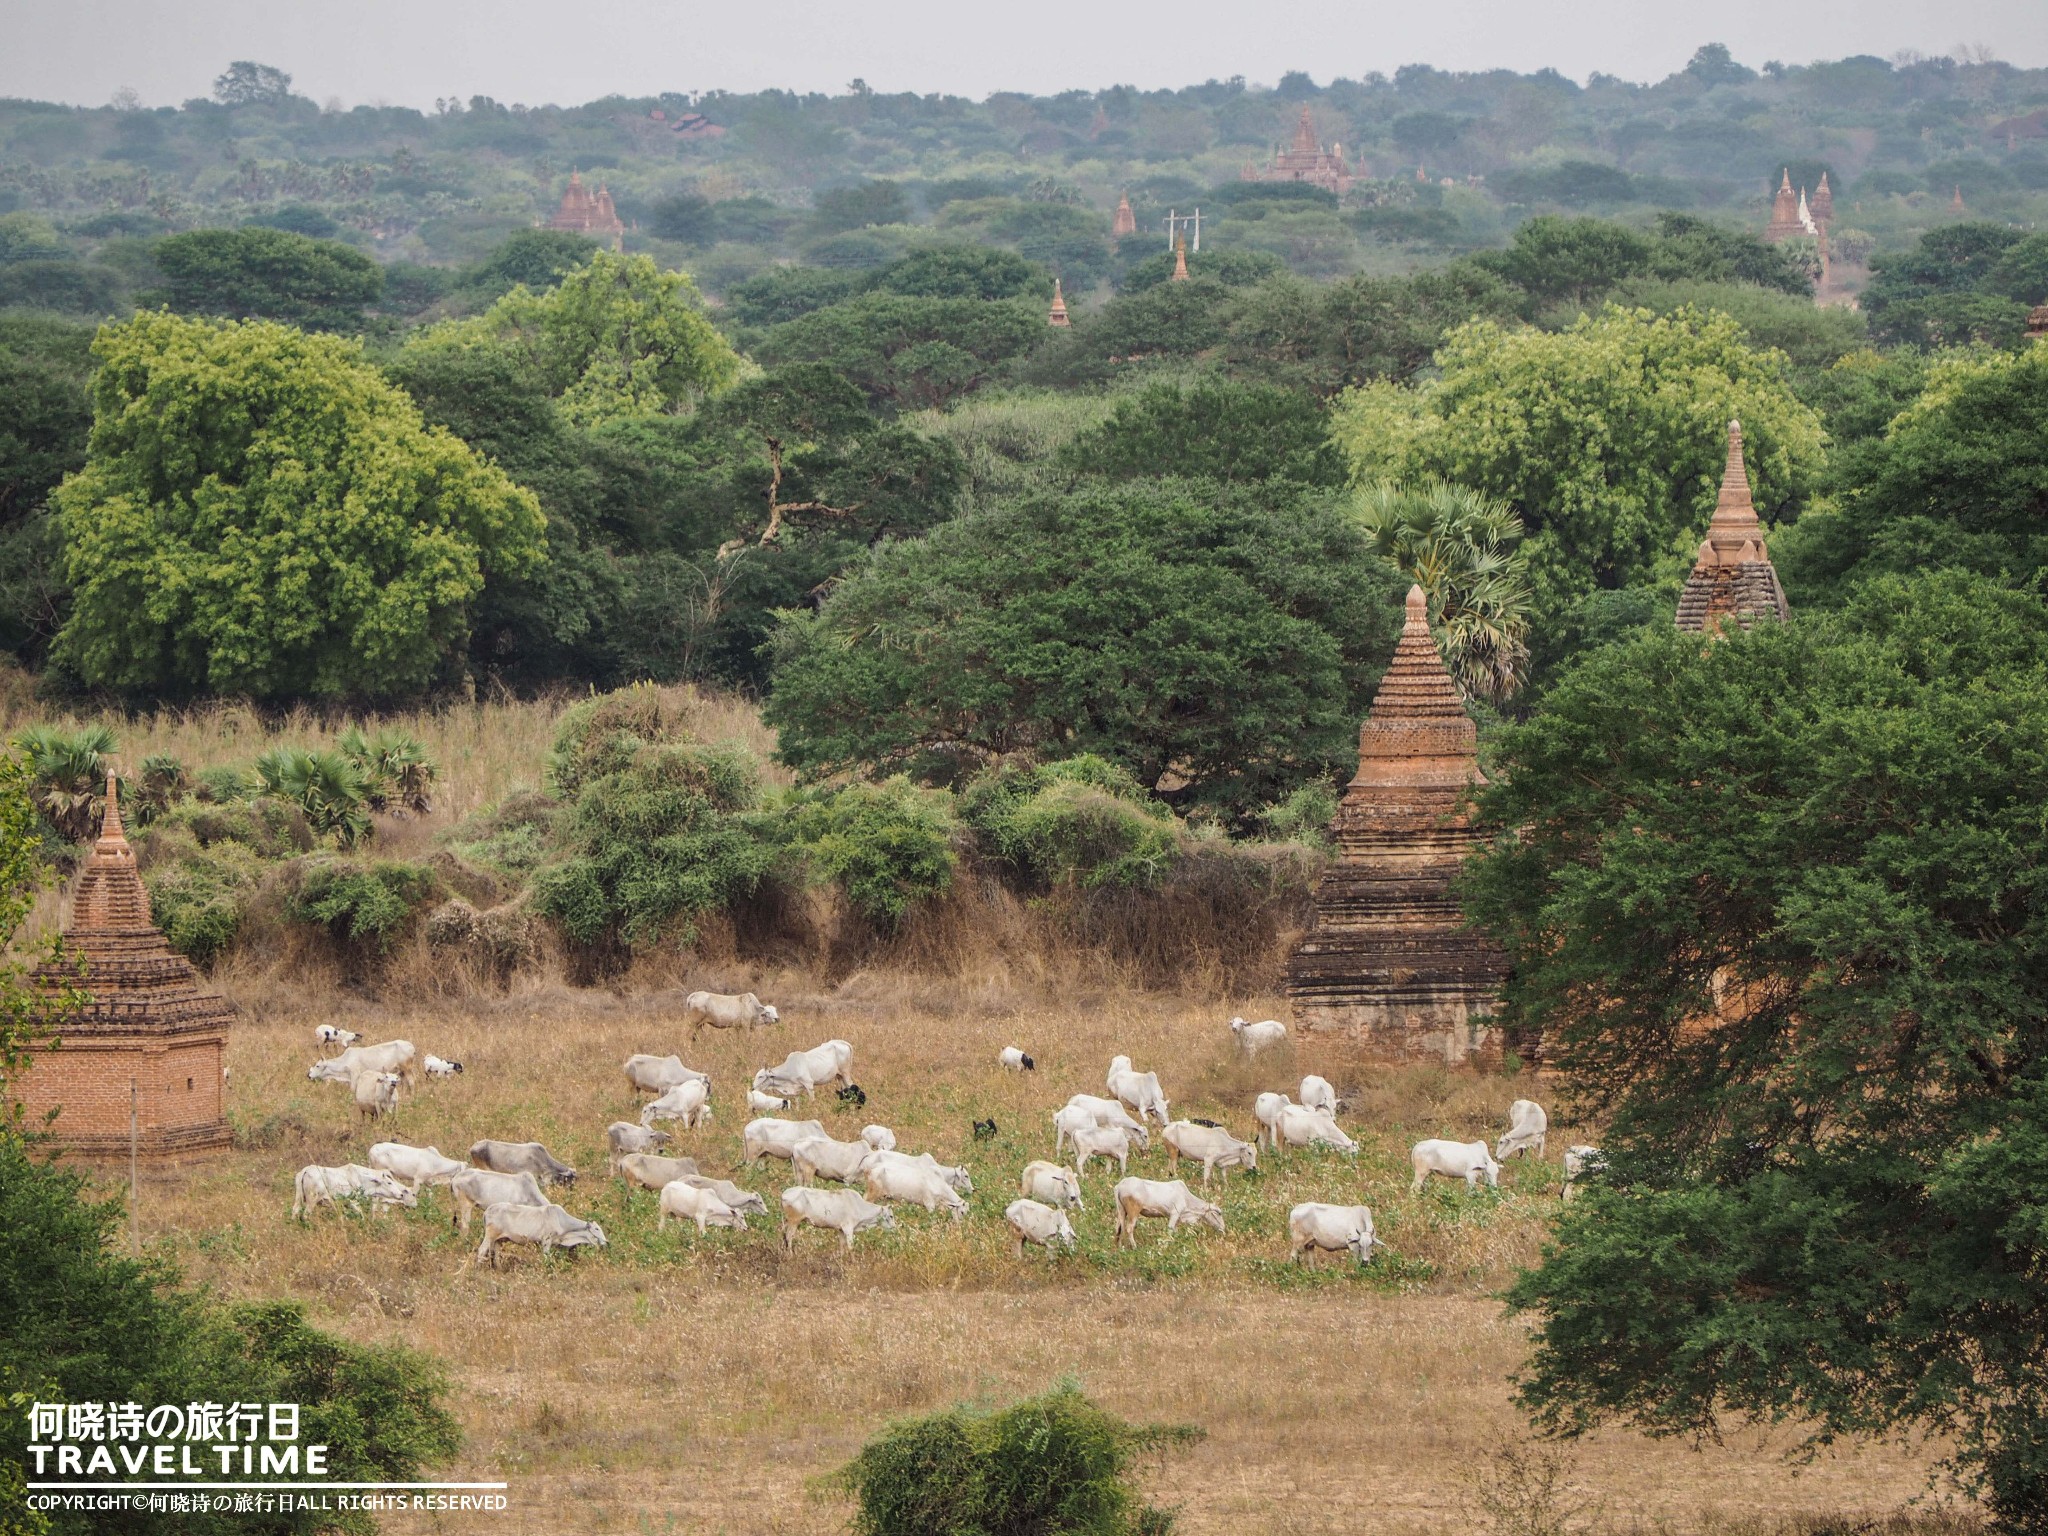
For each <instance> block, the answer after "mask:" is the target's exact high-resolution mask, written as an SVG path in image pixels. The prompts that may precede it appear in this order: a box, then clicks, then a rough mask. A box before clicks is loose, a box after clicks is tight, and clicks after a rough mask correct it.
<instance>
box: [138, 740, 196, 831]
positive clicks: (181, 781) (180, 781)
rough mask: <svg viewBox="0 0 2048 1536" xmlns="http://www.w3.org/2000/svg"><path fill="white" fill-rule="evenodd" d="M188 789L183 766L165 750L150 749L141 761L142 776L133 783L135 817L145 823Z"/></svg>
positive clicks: (172, 803)
mask: <svg viewBox="0 0 2048 1536" xmlns="http://www.w3.org/2000/svg"><path fill="white" fill-rule="evenodd" d="M190 788H191V781H190V780H188V779H187V778H186V777H185V765H184V764H183V763H181V762H179V761H178V759H177V758H175V757H173V756H171V754H170V753H168V752H153V753H151V754H150V755H149V756H148V757H145V758H144V759H143V760H142V777H141V779H140V780H139V781H138V782H137V784H136V786H135V820H136V823H137V824H138V825H140V826H145V827H146V826H148V825H149V824H150V823H151V822H153V821H155V820H156V819H157V818H158V817H160V816H162V815H163V814H164V812H165V811H167V810H169V809H170V808H171V807H172V806H173V805H175V804H176V803H177V802H178V801H180V800H182V799H184V797H185V795H186V793H187V791H188V790H190Z"/></svg>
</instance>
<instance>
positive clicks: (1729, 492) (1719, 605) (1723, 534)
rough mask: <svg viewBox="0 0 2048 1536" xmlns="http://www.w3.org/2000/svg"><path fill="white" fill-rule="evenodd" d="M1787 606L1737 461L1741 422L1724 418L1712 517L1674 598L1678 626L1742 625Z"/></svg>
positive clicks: (1786, 611)
mask: <svg viewBox="0 0 2048 1536" xmlns="http://www.w3.org/2000/svg"><path fill="white" fill-rule="evenodd" d="M1791 616H1792V610H1791V608H1790V606H1789V605H1788V604H1787V603H1786V601H1785V589H1784V588H1783V587H1782V586H1780V585H1779V584H1778V572H1777V568H1776V567H1775V566H1773V565H1772V564H1771V556H1770V552H1769V551H1768V550H1767V549H1765V547H1764V528H1763V524H1762V523H1760V522H1758V521H1757V517H1756V508H1755V506H1753V505H1752V504H1751V502H1750V496H1749V471H1748V469H1747V468H1746V467H1745V466H1744V465H1743V462H1742V423H1741V422H1739V421H1731V422H1729V423H1728V462H1727V465H1726V467H1725V468H1723V469H1722V471H1721V495H1720V498H1719V500H1718V501H1716V502H1715V504H1714V520H1713V522H1711V523H1710V524H1708V525H1707V536H1706V538H1705V539H1704V540H1703V541H1702V542H1701V544H1700V553H1699V558H1698V559H1697V560H1695V561H1694V562H1693V568H1692V574H1691V575H1690V576H1688V577H1686V578H1685V590H1684V591H1683V592H1681V593H1680V594H1679V597H1678V627H1679V628H1680V629H1684V630H1691V631H1694V632H1701V631H1708V630H1715V629H1719V628H1720V627H1721V626H1722V625H1724V624H1728V623H1733V624H1736V625H1738V626H1740V627H1741V628H1743V629H1747V628H1749V626H1750V625H1751V624H1753V623H1755V622H1756V621H1757V620H1758V619H1787V618H1790V617H1791Z"/></svg>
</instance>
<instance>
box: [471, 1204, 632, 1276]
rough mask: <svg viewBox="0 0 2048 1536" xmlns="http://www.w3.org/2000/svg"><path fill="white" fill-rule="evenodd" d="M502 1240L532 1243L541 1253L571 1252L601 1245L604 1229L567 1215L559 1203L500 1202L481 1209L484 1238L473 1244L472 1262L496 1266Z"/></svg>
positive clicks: (505, 1241) (593, 1223)
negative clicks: (473, 1256)
mask: <svg viewBox="0 0 2048 1536" xmlns="http://www.w3.org/2000/svg"><path fill="white" fill-rule="evenodd" d="M503 1243H533V1244H535V1245H536V1246H538V1247H539V1249H540V1251H541V1253H542V1255H543V1256H545V1255H547V1254H550V1253H553V1252H554V1251H555V1250H556V1249H557V1248H567V1249H569V1250H570V1251H571V1252H572V1253H573V1252H574V1251H575V1250H576V1249H578V1248H586V1247H587V1248H602V1247H604V1245H605V1243H604V1228H603V1227H600V1226H599V1225H598V1224H597V1223H596V1222H594V1221H585V1220H584V1219H583V1218H582V1217H580V1216H571V1215H570V1214H569V1213H568V1212H567V1211H565V1210H563V1209H562V1208H561V1207H560V1206H559V1205H552V1204H541V1205H512V1204H510V1203H500V1204H498V1205H493V1206H491V1207H489V1208H488V1209H487V1210H486V1211H485V1212H484V1240H483V1241H482V1242H481V1243H479V1244H477V1249H476V1261H477V1263H479V1264H482V1263H484V1262H485V1261H489V1263H490V1266H491V1268H493V1269H496V1268H497V1267H498V1248H499V1245H500V1244H503Z"/></svg>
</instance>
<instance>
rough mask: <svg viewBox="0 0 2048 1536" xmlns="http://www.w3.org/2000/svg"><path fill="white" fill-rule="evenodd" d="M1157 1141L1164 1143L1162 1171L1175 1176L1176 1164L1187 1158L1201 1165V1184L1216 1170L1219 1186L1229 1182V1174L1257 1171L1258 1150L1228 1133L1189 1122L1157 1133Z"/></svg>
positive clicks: (1178, 1169) (1184, 1121)
mask: <svg viewBox="0 0 2048 1536" xmlns="http://www.w3.org/2000/svg"><path fill="white" fill-rule="evenodd" d="M1159 1139H1160V1140H1161V1141H1163V1142H1165V1143H1166V1171H1167V1172H1168V1173H1178V1172H1179V1171H1180V1160H1181V1159H1182V1158H1184V1157H1185V1158H1189V1159H1191V1160H1193V1161H1195V1162H1198V1163H1200V1164H1201V1165H1202V1182H1203V1183H1204V1184H1206V1183H1208V1182H1209V1176H1210V1175H1211V1174H1213V1173H1215V1172H1216V1171H1217V1170H1218V1169H1219V1168H1220V1169H1221V1170H1222V1171H1223V1182H1224V1183H1226V1184H1228V1183H1229V1182H1230V1170H1231V1169H1233V1168H1249V1169H1251V1170H1252V1171H1253V1172H1257V1171H1258V1166H1259V1149H1258V1148H1257V1147H1256V1146H1255V1145H1253V1144H1252V1143H1251V1142H1249V1141H1239V1140H1238V1139H1237V1138H1236V1137H1235V1136H1233V1135H1231V1134H1230V1132H1228V1131H1226V1130H1223V1129H1222V1128H1221V1127H1218V1126H1208V1125H1197V1124H1195V1122H1194V1121H1192V1120H1176V1121H1174V1122H1173V1124H1171V1125H1169V1126H1168V1127H1167V1128H1166V1129H1165V1130H1163V1131H1161V1132H1160V1133H1159Z"/></svg>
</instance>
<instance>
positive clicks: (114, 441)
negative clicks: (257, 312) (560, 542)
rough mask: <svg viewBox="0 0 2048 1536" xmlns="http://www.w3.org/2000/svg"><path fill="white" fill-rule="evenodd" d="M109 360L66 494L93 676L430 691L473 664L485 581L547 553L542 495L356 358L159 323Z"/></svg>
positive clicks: (65, 640)
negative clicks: (474, 623)
mask: <svg viewBox="0 0 2048 1536" xmlns="http://www.w3.org/2000/svg"><path fill="white" fill-rule="evenodd" d="M94 352H95V355H96V356H97V357H98V358H99V361H100V371H99V373H98V375H97V376H96V377H95V379H94V381H93V407H94V420H93V429H92V437H91V442H90V448H89V453H88V458H87V462H86V465H85V467H84V469H82V470H80V471H79V472H78V473H77V474H75V475H73V476H72V477H71V478H70V479H68V480H67V481H66V482H65V483H64V485H63V486H62V487H61V488H60V490H59V491H58V493H57V501H58V507H59V510H60V517H61V523H62V528H63V533H64V539H65V563H66V570H67V574H68V576H69V578H70V582H71V585H72V587H73V590H74V592H75V594H76V595H75V600H74V606H73V608H72V611H71V616H70V618H69V620H68V621H67V622H66V624H65V626H64V630H63V632H62V634H61V635H60V636H59V637H58V647H57V652H58V657H59V659H60V661H61V662H62V664H63V665H65V666H67V667H68V668H69V669H70V670H71V671H72V672H73V673H74V674H75V675H76V676H77V677H79V678H80V679H82V680H83V681H85V682H87V683H90V684H93V685H95V686H103V687H110V688H118V689H124V690H135V691H138V692H142V693H145V694H149V695H155V696H165V695H169V696H176V695H180V694H184V693H188V692H190V691H191V690H193V689H195V688H198V687H206V688H210V689H214V690H217V691H220V692H224V693H247V694H250V695H252V696H255V697H258V698H281V697H282V698H291V697H309V696H312V697H317V696H329V697H333V696H357V697H393V696H401V695H405V694H409V693H413V692H416V691H418V690H419V689H421V688H423V687H425V686H426V685H427V684H428V683H429V682H431V681H432V680H433V679H434V678H435V677H436V676H437V675H439V674H440V673H441V672H442V670H443V668H444V667H446V666H447V665H448V664H449V663H450V662H457V663H459V659H460V654H461V647H462V644H463V642H464V640H465V639H466V637H467V633H468V612H469V605H470V604H471V603H472V602H473V601H474V600H475V598H476V596H477V594H478V592H479V591H480V590H481V589H482V586H483V582H484V577H485V573H486V571H489V570H503V571H508V572H514V573H516V572H519V571H522V570H524V569H526V568H528V567H530V566H531V565H532V563H533V562H534V560H535V559H536V558H537V557H538V555H539V553H540V550H541V528H542V520H541V513H540V509H539V506H538V505H537V504H536V502H535V501H534V498H533V495H532V493H531V492H529V491H526V490H523V489H521V488H520V487H518V486H516V485H514V484H513V483H512V482H511V481H510V480H508V479H507V478H506V477H505V475H504V474H503V473H502V472H501V471H499V470H497V469H495V468H492V467H491V466H489V465H486V464H484V463H482V462H480V461H479V460H478V459H477V458H476V457H475V455H473V454H472V453H471V452H470V451H469V450H468V449H467V448H465V447H464V446H463V445H462V444H461V443H460V442H458V441H456V440H455V439H454V438H453V437H451V436H449V435H448V434H447V433H446V432H443V431H438V430H433V429H429V428H427V427H426V426H425V425H424V424H423V423H422V422H421V420H420V417H419V413H418V411H417V410H416V409H414V407H413V406H412V404H411V403H410V402H409V401H408V400H407V399H406V398H405V396H404V395H403V394H401V393H400V392H399V391H398V390H396V389H395V388H393V387H392V386H391V385H390V384H388V383H387V382H385V380H384V379H383V378H382V377H380V376H379V375H378V373H377V372H376V370H375V369H373V368H371V367H370V366H369V365H368V364H367V363H365V362H364V361H363V359H362V356H361V354H360V353H359V352H358V351H357V350H356V349H355V348H354V347H353V346H351V345H350V344H348V343H345V342H341V341H336V340H332V339H327V338H322V337H312V336H307V335H305V334H304V333H302V332H298V331H293V330H290V329H287V328H285V327H283V326H278V325H271V324H268V323H266V322H261V321H253V322H248V323H242V324H237V323H233V322H228V323H221V324H213V323H208V322H204V321H193V320H183V319H180V318H178V317H176V316H173V315H162V314H158V315H138V316H136V317H135V318H134V319H133V320H131V321H129V322H127V323H125V324H122V325H118V326H110V327H108V328H106V329H105V330H103V331H102V332H101V334H100V338H99V340H98V341H97V342H96V343H95V344H94Z"/></svg>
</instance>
